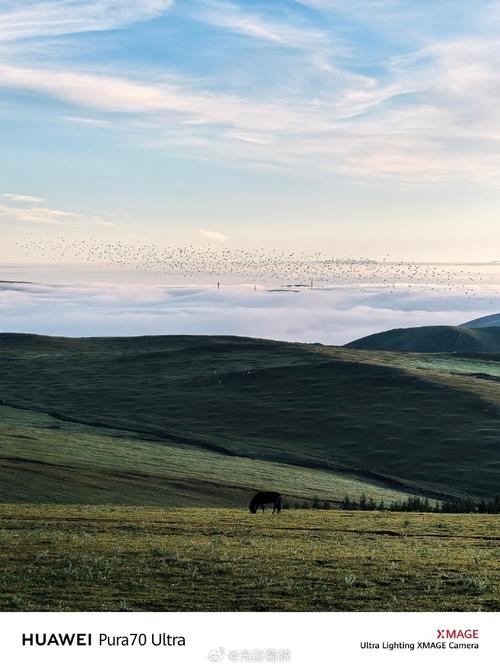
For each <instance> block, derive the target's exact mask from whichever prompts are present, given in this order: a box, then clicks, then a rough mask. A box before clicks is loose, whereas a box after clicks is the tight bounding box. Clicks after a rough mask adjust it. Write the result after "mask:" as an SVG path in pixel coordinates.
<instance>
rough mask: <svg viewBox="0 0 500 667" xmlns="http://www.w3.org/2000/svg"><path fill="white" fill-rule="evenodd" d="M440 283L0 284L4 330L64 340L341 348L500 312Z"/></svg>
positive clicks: (491, 293) (495, 301) (489, 291)
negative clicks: (179, 339) (215, 338)
mask: <svg viewBox="0 0 500 667" xmlns="http://www.w3.org/2000/svg"><path fill="white" fill-rule="evenodd" d="M481 290H482V292H481V294H482V298H483V300H478V299H471V298H468V297H466V296H465V295H463V294H462V293H460V292H459V291H454V290H450V288H449V287H448V288H444V287H439V286H436V287H431V288H429V287H428V286H427V287H422V286H420V287H419V286H401V287H399V288H396V289H394V290H392V291H391V290H388V289H387V288H386V287H385V286H376V285H372V286H366V285H365V286H361V287H360V286H359V285H343V286H332V287H323V288H318V289H312V290H311V289H303V290H300V291H298V292H292V291H269V290H268V289H266V288H264V287H259V286H257V287H256V289H254V286H253V285H228V286H225V285H222V286H221V289H217V287H216V285H213V284H212V285H210V284H205V285H166V284H150V283H146V282H144V284H143V283H140V282H117V281H116V282H80V283H69V282H68V283H43V282H32V283H23V282H0V331H4V332H23V333H37V334H48V335H61V336H117V335H120V336H135V335H153V334H154V335H157V334H219V335H238V336H252V337H258V338H272V339H276V340H287V341H301V342H310V343H311V342H320V343H324V344H334V345H342V344H344V343H346V342H349V341H351V340H354V339H356V338H359V337H361V336H366V335H368V334H371V333H375V332H379V331H384V330H387V329H392V328H396V327H411V326H422V325H430V324H451V325H457V324H461V323H463V322H465V321H468V320H471V319H474V318H476V317H480V316H483V315H487V314H490V313H494V312H498V311H500V296H497V291H498V290H497V288H496V287H495V286H491V285H490V286H483V287H482V288H481Z"/></svg>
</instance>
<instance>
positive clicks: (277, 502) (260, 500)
mask: <svg viewBox="0 0 500 667" xmlns="http://www.w3.org/2000/svg"><path fill="white" fill-rule="evenodd" d="M266 503H273V505H274V507H273V514H274V513H275V512H277V513H278V514H279V513H280V512H281V494H279V493H276V491H259V492H258V493H256V494H255V496H254V497H253V498H252V500H251V501H250V512H251V513H252V514H257V510H258V509H259V507H262V511H263V512H264V505H265V504H266Z"/></svg>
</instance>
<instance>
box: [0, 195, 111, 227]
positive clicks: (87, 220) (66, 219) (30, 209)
mask: <svg viewBox="0 0 500 667" xmlns="http://www.w3.org/2000/svg"><path fill="white" fill-rule="evenodd" d="M3 197H4V198H7V199H11V200H12V201H13V202H15V203H19V204H21V203H25V204H33V205H32V206H17V205H15V206H8V205H6V204H0V218H4V219H5V220H10V221H15V222H18V223H19V222H21V223H29V224H35V225H74V224H84V225H87V224H89V225H99V226H110V225H113V224H114V223H113V222H111V221H109V220H106V219H104V218H102V217H100V216H97V215H87V214H83V213H75V212H73V211H63V210H60V209H55V208H47V207H44V206H38V205H37V204H38V203H39V202H42V201H43V199H41V198H40V197H34V196H31V195H3Z"/></svg>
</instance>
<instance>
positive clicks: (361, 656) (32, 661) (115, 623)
mask: <svg viewBox="0 0 500 667" xmlns="http://www.w3.org/2000/svg"><path fill="white" fill-rule="evenodd" d="M499 634H500V624H499V615H498V614H497V613H293V612H290V613H262V612H255V613H247V612H241V613H173V612H172V613H169V612H167V613H163V612H161V613H154V612H152V613H119V612H118V613H2V614H0V655H1V659H2V663H3V664H5V665H16V667H25V666H26V667H27V666H28V665H29V666H30V667H31V666H32V665H37V667H44V666H45V665H50V667H59V666H60V667H63V666H64V667H67V665H68V664H70V665H71V667H89V664H90V665H92V667H101V666H103V667H104V666H105V667H110V666H111V665H115V664H119V665H120V667H127V666H129V665H130V666H132V665H133V667H137V665H138V664H142V665H147V666H148V667H157V666H158V667H167V666H168V665H173V666H174V667H184V665H185V666H186V667H203V666H204V665H210V664H219V665H222V666H224V665H225V666H230V665H244V664H247V665H261V666H263V667H269V666H270V665H284V666H285V665H290V666H294V667H334V666H336V665H341V664H356V665H368V666H372V665H373V667H378V666H380V667H387V666H388V665H398V667H401V666H406V665H419V666H420V665H425V667H432V666H434V665H436V666H437V665H439V666H440V667H443V666H446V665H453V666H454V667H459V666H461V665H464V666H465V665H467V667H471V666H475V665H478V666H481V667H490V665H491V666H492V667H493V665H497V664H498V656H499V648H500V645H499V644H500V643H499Z"/></svg>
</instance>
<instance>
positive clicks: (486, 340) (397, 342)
mask: <svg viewBox="0 0 500 667" xmlns="http://www.w3.org/2000/svg"><path fill="white" fill-rule="evenodd" d="M346 347H350V348H355V349H360V350H393V351H397V352H486V353H500V327H494V326H490V327H485V328H481V329H473V328H466V327H465V326H462V327H449V326H430V327H413V328H409V329H391V330H390V331H384V332H382V333H378V334H373V335H371V336H366V337H365V338H359V339H358V340H355V341H353V342H352V343H348V344H347V345H346Z"/></svg>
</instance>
